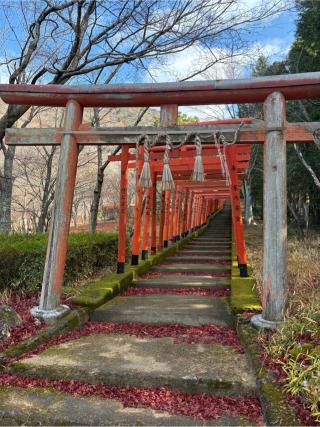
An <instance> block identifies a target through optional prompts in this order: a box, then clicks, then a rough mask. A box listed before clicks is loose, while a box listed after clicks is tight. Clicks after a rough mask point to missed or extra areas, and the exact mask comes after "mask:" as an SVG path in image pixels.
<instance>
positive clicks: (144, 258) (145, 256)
mask: <svg viewBox="0 0 320 427" xmlns="http://www.w3.org/2000/svg"><path fill="white" fill-rule="evenodd" d="M141 259H143V260H146V259H148V251H147V250H145V249H143V250H142V251H141Z"/></svg>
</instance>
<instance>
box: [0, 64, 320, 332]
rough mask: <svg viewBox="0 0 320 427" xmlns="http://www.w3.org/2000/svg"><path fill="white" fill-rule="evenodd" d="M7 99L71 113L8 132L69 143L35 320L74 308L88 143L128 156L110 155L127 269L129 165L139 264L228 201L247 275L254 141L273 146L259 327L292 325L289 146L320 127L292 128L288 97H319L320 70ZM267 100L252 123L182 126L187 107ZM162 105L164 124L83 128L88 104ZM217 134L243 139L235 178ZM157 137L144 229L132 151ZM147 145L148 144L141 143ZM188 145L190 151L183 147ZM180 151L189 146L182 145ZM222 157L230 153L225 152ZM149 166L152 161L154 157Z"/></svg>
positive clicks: (267, 149) (45, 88)
mask: <svg viewBox="0 0 320 427" xmlns="http://www.w3.org/2000/svg"><path fill="white" fill-rule="evenodd" d="M0 97H1V98H2V100H3V101H4V102H6V103H8V104H24V105H34V106H59V107H65V108H66V114H65V123H64V128H63V129H6V143H7V144H11V145H26V146H30V145H60V158H59V165H58V176H57V182H56V190H55V201H54V210H53V216H52V220H51V223H50V231H49V240H48V248H47V256H46V263H45V269H44V276H43V284H42V292H41V298H40V304H39V307H35V308H34V310H33V313H34V315H36V316H39V317H42V318H43V319H45V320H47V321H48V320H52V319H55V318H58V317H60V316H61V315H63V314H64V313H65V312H66V311H67V310H68V307H66V306H63V305H61V302H60V299H61V292H62V283H63V276H64V268H65V260H66V254H67V242H68V234H69V227H70V217H71V210H72V200H73V193H74V186H75V179H76V171H77V160H78V154H79V146H80V145H95V144H102V145H120V146H121V148H122V151H121V154H120V155H116V156H110V157H109V159H110V160H111V161H120V162H121V186H120V215H119V239H118V272H119V273H121V272H123V271H124V266H125V250H126V220H127V182H128V169H129V168H131V167H134V168H136V171H137V174H136V179H137V181H136V186H137V187H136V201H135V211H134V235H133V242H132V259H131V263H132V264H133V265H135V264H137V263H138V262H139V255H140V251H142V252H141V256H142V258H143V259H145V258H146V257H147V256H148V252H149V249H150V251H151V253H155V252H156V251H157V250H159V249H162V248H163V247H165V246H167V245H168V242H169V240H172V241H176V240H178V239H180V238H181V236H185V235H186V234H188V233H189V232H190V231H192V230H194V229H196V228H197V227H199V226H201V225H202V224H204V223H205V222H206V220H207V218H208V216H210V214H212V213H213V212H214V211H216V210H217V209H219V207H221V206H222V204H223V203H224V201H225V200H226V199H230V201H231V209H232V222H233V228H234V238H235V244H236V250H237V256H238V263H239V269H240V274H241V276H246V275H247V261H246V250H245V241H244V235H243V225H242V215H241V206H240V187H241V183H242V180H243V179H244V178H245V174H246V169H247V167H248V162H249V160H250V145H251V144H257V143H258V144H264V265H263V298H262V306H263V313H262V316H258V317H256V319H255V322H256V324H257V325H260V326H266V327H274V326H275V325H276V324H277V323H278V322H280V321H281V320H282V319H283V315H284V310H285V306H286V294H287V267H286V257H287V255H286V250H287V249H286V247H287V201H286V200H287V190H286V173H287V171H286V142H288V143H292V142H294V143H307V142H313V131H314V130H315V129H317V128H319V127H320V125H319V123H287V122H286V112H285V101H286V100H295V99H313V98H320V73H318V72H316V73H305V74H292V75H283V76H273V77H259V78H253V79H241V80H220V81H202V82H185V83H163V84H136V85H101V86H99V85H97V86H91V85H90V86H63V85H37V86H35V85H4V84H2V85H0ZM256 102H263V104H264V120H263V121H259V120H253V119H245V120H242V127H241V129H239V123H240V121H239V120H238V121H237V120H227V121H220V122H214V123H199V124H197V125H190V126H177V125H176V120H177V113H178V106H187V105H188V106H190V105H208V104H233V103H256ZM145 106H158V107H160V109H161V110H160V112H161V114H160V127H159V128H149V127H132V128H90V127H89V126H88V125H86V124H83V123H82V115H83V108H84V107H145ZM217 132H220V133H221V134H223V135H224V136H225V137H226V138H230V137H231V138H232V137H234V135H235V134H237V138H236V140H235V141H234V142H235V144H233V145H230V146H228V147H226V149H225V160H226V165H227V166H226V167H227V169H228V175H229V176H228V180H227V181H226V180H225V179H224V177H223V175H222V172H223V171H222V169H223V167H222V163H221V155H220V156H219V151H220V148H219V144H216V143H215V142H216V140H215V138H214V135H216V133H217ZM160 134H161V135H164V136H165V138H158V140H157V143H156V145H155V146H153V147H152V148H150V153H149V154H150V159H149V163H150V181H151V186H150V188H148V189H147V190H145V210H144V216H143V217H144V220H143V232H142V227H141V222H142V221H141V216H142V198H143V189H142V187H141V186H140V181H139V175H140V174H141V171H142V168H143V164H144V157H143V151H144V147H143V146H142V145H140V146H138V147H137V150H138V156H137V157H136V155H133V154H132V152H131V151H130V149H131V148H135V147H136V145H137V140H138V139H139V138H140V137H141V135H144V138H145V137H146V136H147V137H148V138H151V139H152V138H154V137H155V136H156V135H158V136H159V135H160ZM195 136H196V137H198V141H199V138H200V139H201V141H202V144H200V149H201V150H202V157H203V159H202V162H203V172H204V175H205V180H204V181H203V182H202V180H198V181H201V182H193V181H192V180H190V175H191V173H192V168H193V164H194V159H193V158H194V157H195V156H197V154H198V151H197V150H198V149H199V143H198V147H197V142H196V140H197V138H195ZM168 138H170V139H171V141H172V144H173V147H172V150H171V152H170V153H169V160H168V159H167V160H168V162H167V161H166V163H167V164H169V167H170V168H171V171H172V172H171V173H172V179H173V181H174V182H175V188H174V190H173V188H171V189H170V190H168V189H167V190H165V191H162V196H161V209H160V226H159V227H158V229H157V200H156V189H157V181H158V180H159V179H162V178H161V177H162V174H163V170H164V163H165V161H164V157H165V155H166V154H168V152H166V147H167V144H166V140H167V139H168ZM140 139H141V138H140ZM182 140H184V141H185V143H184V145H183V146H182V147H181V145H182V144H181V141H182ZM175 145H176V146H179V147H180V149H177V148H175ZM220 154H221V153H220ZM145 160H146V159H145Z"/></svg>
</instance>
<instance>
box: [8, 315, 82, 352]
mask: <svg viewBox="0 0 320 427" xmlns="http://www.w3.org/2000/svg"><path fill="white" fill-rule="evenodd" d="M88 320H89V310H88V309H86V308H79V309H77V310H72V311H71V312H70V313H68V314H67V315H66V316H64V317H62V318H61V319H59V320H58V321H57V322H56V323H55V324H54V325H52V326H48V327H46V328H44V329H42V330H41V331H39V332H38V333H37V334H36V335H33V336H32V337H30V338H27V339H25V340H23V341H21V342H20V343H18V344H15V345H13V346H11V347H9V348H7V350H6V351H4V353H3V356H5V357H17V356H20V355H21V354H23V353H26V352H27V351H30V350H33V349H34V348H36V347H38V346H39V345H40V344H44V343H46V342H48V341H49V340H50V339H51V338H54V337H55V336H58V335H60V334H62V333H64V332H68V331H71V330H73V329H76V328H78V327H80V326H81V325H83V324H84V323H86V322H87V321H88Z"/></svg>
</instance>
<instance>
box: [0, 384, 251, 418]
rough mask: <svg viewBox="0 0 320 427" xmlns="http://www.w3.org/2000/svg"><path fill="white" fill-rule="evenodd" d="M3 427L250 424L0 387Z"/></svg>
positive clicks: (87, 398) (47, 389)
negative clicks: (20, 426)
mask: <svg viewBox="0 0 320 427" xmlns="http://www.w3.org/2000/svg"><path fill="white" fill-rule="evenodd" d="M0 419H1V425H3V426H16V425H23V426H35V425H40V426H41V425H47V426H65V425H72V426H83V425H86V426H226V425H228V426H243V425H250V424H251V422H250V421H249V420H246V419H245V418H242V417H237V416H234V415H228V414H226V415H223V416H222V417H220V418H218V419H216V420H208V421H203V420H199V419H195V418H191V417H186V416H182V415H171V414H169V413H168V412H164V411H155V410H153V409H149V408H131V407H127V406H124V405H123V404H122V403H120V402H118V401H117V400H112V399H100V398H97V397H78V396H72V395H70V394H66V393H61V392H56V391H54V390H52V389H50V388H43V389H40V388H37V389H31V388H28V389H25V388H19V387H7V388H4V387H2V388H1V390H0Z"/></svg>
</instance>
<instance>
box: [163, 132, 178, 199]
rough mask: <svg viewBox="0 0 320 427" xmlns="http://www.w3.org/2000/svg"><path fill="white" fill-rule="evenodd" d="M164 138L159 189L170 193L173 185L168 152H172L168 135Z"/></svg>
mask: <svg viewBox="0 0 320 427" xmlns="http://www.w3.org/2000/svg"><path fill="white" fill-rule="evenodd" d="M165 138H166V147H165V150H164V155H163V171H162V183H161V188H162V191H166V190H169V191H172V190H174V188H175V185H174V180H173V176H172V173H171V169H170V166H169V152H170V151H171V150H172V148H173V144H172V142H171V139H170V137H169V135H165Z"/></svg>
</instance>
